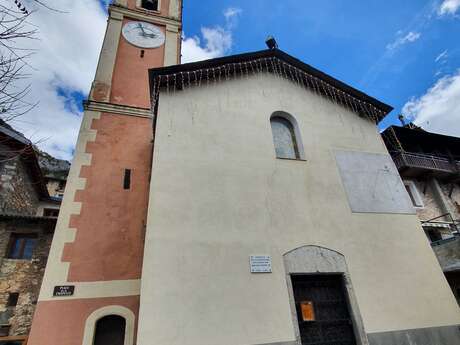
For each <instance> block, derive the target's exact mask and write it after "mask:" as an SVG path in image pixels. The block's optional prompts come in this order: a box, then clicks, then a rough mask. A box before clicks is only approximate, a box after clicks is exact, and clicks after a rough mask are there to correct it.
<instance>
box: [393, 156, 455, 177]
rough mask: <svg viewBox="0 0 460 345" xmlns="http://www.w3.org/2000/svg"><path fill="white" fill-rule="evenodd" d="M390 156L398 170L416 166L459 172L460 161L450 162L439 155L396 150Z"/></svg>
mask: <svg viewBox="0 0 460 345" xmlns="http://www.w3.org/2000/svg"><path fill="white" fill-rule="evenodd" d="M392 157H393V160H394V162H395V164H396V167H397V168H398V170H399V169H401V168H418V169H426V170H436V171H440V172H447V173H458V172H460V162H458V161H457V162H452V161H450V160H449V159H447V158H443V157H439V156H432V155H426V154H420V153H408V152H397V153H392Z"/></svg>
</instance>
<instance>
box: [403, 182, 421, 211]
mask: <svg viewBox="0 0 460 345" xmlns="http://www.w3.org/2000/svg"><path fill="white" fill-rule="evenodd" d="M404 186H405V187H406V191H407V194H409V197H410V200H411V202H412V205H413V206H414V207H423V206H424V205H423V200H422V197H421V196H420V193H419V192H418V189H417V186H416V185H415V183H414V182H413V181H404Z"/></svg>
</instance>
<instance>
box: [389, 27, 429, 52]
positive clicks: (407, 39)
mask: <svg viewBox="0 0 460 345" xmlns="http://www.w3.org/2000/svg"><path fill="white" fill-rule="evenodd" d="M421 35H422V34H421V33H420V32H414V31H411V32H409V33H408V34H407V35H406V36H404V37H399V38H397V39H396V40H395V41H394V42H393V43H390V44H388V45H387V47H386V48H387V50H394V49H396V48H398V47H400V46H402V45H404V44H406V43H412V42H415V41H417V40H418V39H419V38H420V36H421Z"/></svg>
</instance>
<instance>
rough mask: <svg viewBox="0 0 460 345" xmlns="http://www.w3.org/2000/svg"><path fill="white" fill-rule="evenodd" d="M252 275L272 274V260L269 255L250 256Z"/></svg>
mask: <svg viewBox="0 0 460 345" xmlns="http://www.w3.org/2000/svg"><path fill="white" fill-rule="evenodd" d="M249 265H250V267H251V273H272V258H271V257H270V256H269V255H251V256H249Z"/></svg>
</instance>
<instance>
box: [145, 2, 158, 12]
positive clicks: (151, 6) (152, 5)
mask: <svg viewBox="0 0 460 345" xmlns="http://www.w3.org/2000/svg"><path fill="white" fill-rule="evenodd" d="M141 7H142V8H145V9H146V10H149V11H158V0H141Z"/></svg>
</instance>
